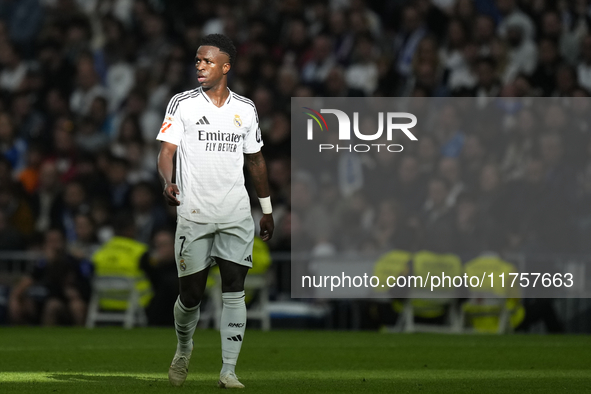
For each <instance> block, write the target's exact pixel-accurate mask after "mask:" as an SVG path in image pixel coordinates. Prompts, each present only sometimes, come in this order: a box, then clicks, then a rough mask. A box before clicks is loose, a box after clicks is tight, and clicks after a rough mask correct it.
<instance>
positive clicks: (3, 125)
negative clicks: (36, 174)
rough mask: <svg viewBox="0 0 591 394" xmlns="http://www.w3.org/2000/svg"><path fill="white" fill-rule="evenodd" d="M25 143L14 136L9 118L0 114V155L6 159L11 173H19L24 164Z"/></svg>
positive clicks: (14, 132) (4, 113)
mask: <svg viewBox="0 0 591 394" xmlns="http://www.w3.org/2000/svg"><path fill="white" fill-rule="evenodd" d="M26 151H27V143H26V142H25V141H24V140H23V139H21V138H19V137H18V136H17V135H16V130H15V129H14V125H13V122H12V118H11V116H10V115H9V114H8V113H7V112H0V153H1V154H2V155H3V156H4V157H5V158H7V159H8V161H9V162H10V165H11V166H12V168H13V171H15V172H17V173H18V172H20V171H22V170H23V169H24V167H25V163H26Z"/></svg>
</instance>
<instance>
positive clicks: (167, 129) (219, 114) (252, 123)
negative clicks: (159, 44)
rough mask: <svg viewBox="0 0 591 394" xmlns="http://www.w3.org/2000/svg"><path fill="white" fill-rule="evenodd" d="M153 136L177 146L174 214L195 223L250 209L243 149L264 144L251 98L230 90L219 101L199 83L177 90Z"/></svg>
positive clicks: (231, 217) (233, 216) (245, 213)
mask: <svg viewBox="0 0 591 394" xmlns="http://www.w3.org/2000/svg"><path fill="white" fill-rule="evenodd" d="M228 90H229V89H228ZM157 139H158V140H160V141H166V142H170V143H171V144H174V145H176V146H177V147H178V148H177V156H176V184H177V186H178V188H179V192H180V195H179V196H177V198H178V199H179V201H180V203H181V204H180V206H179V207H178V208H177V214H178V215H180V216H182V217H184V218H185V219H187V220H191V221H194V222H199V223H227V222H232V221H236V220H241V219H243V218H244V217H246V216H248V215H250V200H249V197H248V193H247V191H246V188H245V187H244V173H243V169H242V168H243V166H244V155H243V154H244V153H256V152H258V151H260V150H261V147H262V146H263V141H262V138H261V130H260V129H259V119H258V115H257V112H256V108H255V106H254V103H253V102H252V101H251V100H249V99H247V98H245V97H243V96H240V95H238V94H236V93H234V92H232V91H230V95H229V96H228V99H227V100H226V102H225V103H224V105H222V106H221V107H217V106H215V105H214V104H213V103H212V102H211V99H210V98H209V97H208V96H207V94H206V93H205V92H204V91H203V89H202V88H200V87H199V88H197V89H194V90H189V91H186V92H183V93H179V94H177V95H176V96H174V97H173V98H172V99H171V100H170V103H169V104H168V107H167V109H166V115H165V118H164V123H162V127H161V128H160V132H159V133H158V137H157Z"/></svg>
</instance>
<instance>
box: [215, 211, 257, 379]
mask: <svg viewBox="0 0 591 394" xmlns="http://www.w3.org/2000/svg"><path fill="white" fill-rule="evenodd" d="M218 229H219V232H218V233H217V234H216V237H215V240H214V245H213V248H212V256H215V258H216V261H217V263H218V265H219V268H220V276H221V279H222V304H223V308H222V316H221V322H220V336H221V340H222V360H223V365H222V370H221V372H220V381H219V382H218V385H219V386H220V387H226V388H242V387H244V385H242V383H240V382H239V381H238V379H237V378H236V374H235V372H234V369H235V367H236V363H237V361H238V356H239V354H240V349H241V347H242V341H243V340H244V332H245V330H246V304H245V302H244V280H245V278H246V275H247V273H248V270H249V269H250V267H252V246H253V242H254V222H253V220H252V218H250V217H249V218H246V219H244V220H241V221H238V222H235V223H228V224H223V225H219V224H218Z"/></svg>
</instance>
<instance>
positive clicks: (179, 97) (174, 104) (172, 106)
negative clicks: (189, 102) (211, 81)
mask: <svg viewBox="0 0 591 394" xmlns="http://www.w3.org/2000/svg"><path fill="white" fill-rule="evenodd" d="M200 94H201V91H200V90H199V88H197V89H193V90H189V91H186V92H182V93H179V94H176V95H175V96H173V98H172V99H171V100H170V103H168V107H167V108H166V114H167V115H174V114H175V113H176V110H177V108H178V107H179V104H180V102H181V101H183V100H186V99H189V98H195V97H198V96H199V95H200Z"/></svg>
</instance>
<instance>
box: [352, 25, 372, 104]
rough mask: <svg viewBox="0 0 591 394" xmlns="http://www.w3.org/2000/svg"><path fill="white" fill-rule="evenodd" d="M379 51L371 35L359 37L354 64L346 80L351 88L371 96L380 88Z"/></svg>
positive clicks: (354, 53) (354, 54)
mask: <svg viewBox="0 0 591 394" xmlns="http://www.w3.org/2000/svg"><path fill="white" fill-rule="evenodd" d="M376 58H377V49H376V48H375V46H374V45H373V40H372V38H371V36H369V35H363V36H359V37H357V40H356V43H355V51H354V52H353V58H352V60H353V61H352V64H351V65H350V66H349V67H348V68H347V71H346V72H345V80H346V82H347V85H349V87H350V88H353V89H358V90H362V91H363V93H364V94H365V95H366V96H371V95H372V94H373V93H374V92H375V91H376V89H377V88H378V66H377V64H376Z"/></svg>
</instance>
